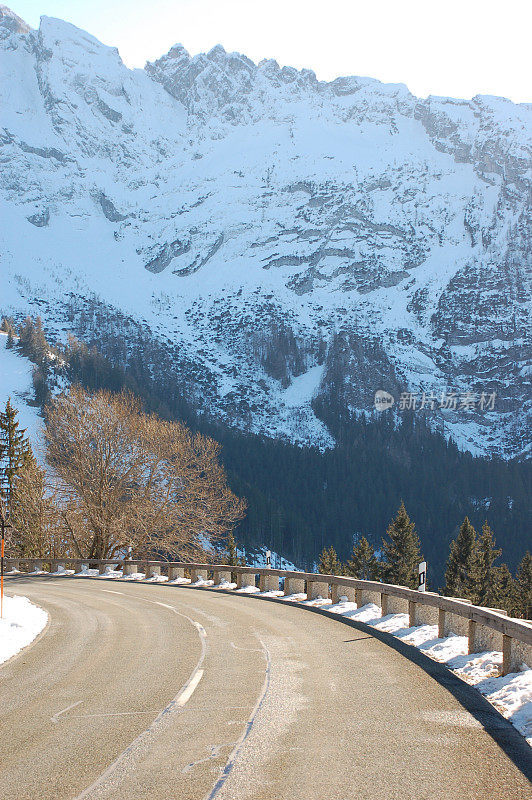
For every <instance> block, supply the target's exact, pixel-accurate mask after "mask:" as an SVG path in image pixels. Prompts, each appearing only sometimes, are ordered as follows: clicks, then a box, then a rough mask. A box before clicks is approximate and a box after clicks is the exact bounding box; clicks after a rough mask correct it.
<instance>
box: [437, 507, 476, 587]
mask: <svg viewBox="0 0 532 800" xmlns="http://www.w3.org/2000/svg"><path fill="white" fill-rule="evenodd" d="M477 567H478V543H477V533H476V531H475V529H474V527H473V526H472V525H471V523H470V522H469V519H468V518H467V517H466V518H465V519H464V521H463V522H462V524H461V526H460V530H459V532H458V536H457V537H456V539H455V540H454V542H453V543H452V544H451V551H450V553H449V560H448V562H447V570H446V572H445V589H444V593H445V594H446V595H449V596H450V597H463V598H464V599H466V600H474V599H475V592H476V590H477V587H478V575H477Z"/></svg>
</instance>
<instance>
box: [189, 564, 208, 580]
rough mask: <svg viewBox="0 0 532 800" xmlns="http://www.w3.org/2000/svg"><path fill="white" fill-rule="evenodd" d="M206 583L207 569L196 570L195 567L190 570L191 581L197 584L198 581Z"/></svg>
mask: <svg viewBox="0 0 532 800" xmlns="http://www.w3.org/2000/svg"><path fill="white" fill-rule="evenodd" d="M200 579H201V580H202V581H206V580H207V570H206V569H196V568H195V567H191V568H190V580H191V582H192V583H196V581H198V580H200Z"/></svg>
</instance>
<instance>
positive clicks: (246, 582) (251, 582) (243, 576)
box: [236, 572, 255, 589]
mask: <svg viewBox="0 0 532 800" xmlns="http://www.w3.org/2000/svg"><path fill="white" fill-rule="evenodd" d="M236 586H237V589H246V588H247V587H248V586H255V573H254V572H238V573H237V576H236Z"/></svg>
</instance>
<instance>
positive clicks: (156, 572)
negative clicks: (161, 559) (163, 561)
mask: <svg viewBox="0 0 532 800" xmlns="http://www.w3.org/2000/svg"><path fill="white" fill-rule="evenodd" d="M160 574H161V565H160V564H148V567H147V569H146V577H147V578H157V577H159V576H160Z"/></svg>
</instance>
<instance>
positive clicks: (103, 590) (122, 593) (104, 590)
mask: <svg viewBox="0 0 532 800" xmlns="http://www.w3.org/2000/svg"><path fill="white" fill-rule="evenodd" d="M102 592H107V594H121V595H122V596H123V595H124V592H115V591H113V589H102Z"/></svg>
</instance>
